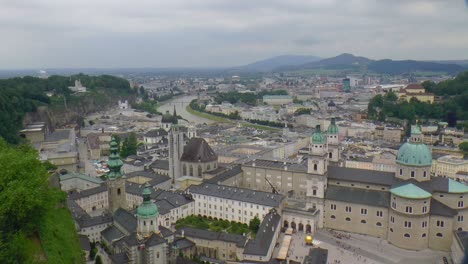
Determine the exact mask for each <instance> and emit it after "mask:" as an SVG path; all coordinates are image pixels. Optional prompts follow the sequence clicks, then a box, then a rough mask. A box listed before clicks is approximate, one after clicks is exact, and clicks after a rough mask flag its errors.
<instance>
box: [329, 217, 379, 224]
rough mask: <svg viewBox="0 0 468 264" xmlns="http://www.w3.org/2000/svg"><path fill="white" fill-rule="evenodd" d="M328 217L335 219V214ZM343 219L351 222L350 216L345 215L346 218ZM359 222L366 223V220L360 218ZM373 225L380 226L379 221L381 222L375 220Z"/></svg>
mask: <svg viewBox="0 0 468 264" xmlns="http://www.w3.org/2000/svg"><path fill="white" fill-rule="evenodd" d="M330 218H331V219H336V216H335V215H331V216H330ZM345 221H347V222H351V218H350V217H346V218H345ZM361 224H367V221H366V220H361ZM375 225H376V226H382V223H381V222H377V223H376V224H375Z"/></svg>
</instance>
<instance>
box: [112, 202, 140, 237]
mask: <svg viewBox="0 0 468 264" xmlns="http://www.w3.org/2000/svg"><path fill="white" fill-rule="evenodd" d="M114 221H115V222H117V223H118V224H119V225H120V226H121V227H122V228H124V229H125V230H126V231H127V232H128V233H131V232H134V231H135V230H136V229H137V219H136V217H135V216H134V215H133V214H132V213H130V212H129V211H127V210H125V209H122V208H119V209H117V210H116V211H115V213H114Z"/></svg>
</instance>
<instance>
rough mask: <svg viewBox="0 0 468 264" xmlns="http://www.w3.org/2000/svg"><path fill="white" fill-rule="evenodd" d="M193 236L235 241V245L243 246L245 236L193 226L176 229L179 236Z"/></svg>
mask: <svg viewBox="0 0 468 264" xmlns="http://www.w3.org/2000/svg"><path fill="white" fill-rule="evenodd" d="M182 232H183V233H184V236H183V237H194V238H199V239H204V240H219V241H224V242H229V243H235V244H236V246H237V247H244V245H245V241H246V240H247V238H246V237H245V236H242V235H236V234H228V233H223V232H214V231H210V230H204V229H198V228H193V227H183V228H180V229H178V230H177V231H176V234H177V235H178V236H179V237H182Z"/></svg>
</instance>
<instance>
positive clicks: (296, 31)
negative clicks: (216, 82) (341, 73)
mask: <svg viewBox="0 0 468 264" xmlns="http://www.w3.org/2000/svg"><path fill="white" fill-rule="evenodd" d="M464 2H465V1H462V0H453V1H452V0H451V1H446V0H424V1H423V0H393V1H375V0H350V1H341V0H288V1H284V0H255V1H251V0H238V1H228V0H171V1H165V0H156V1H155V0H138V1H127V0H100V1H97V0H71V1H68V0H67V1H54V0H31V1H25V0H22V1H21V0H20V1H16V0H0V7H1V8H0V35H1V36H2V41H1V42H0V68H46V67H142V66H154V67H170V66H231V65H239V64H244V63H249V62H252V61H255V60H257V59H261V58H265V57H268V56H277V55H282V54H309V55H317V56H321V57H326V56H334V55H337V54H339V53H343V52H351V53H355V54H356V55H361V56H369V57H371V58H394V59H406V58H412V59H458V58H460V59H466V56H467V55H466V54H468V28H467V26H466V25H468V12H467V9H466V8H465V6H466V5H465V3H464Z"/></svg>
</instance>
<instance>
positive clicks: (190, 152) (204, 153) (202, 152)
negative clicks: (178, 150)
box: [180, 138, 218, 162]
mask: <svg viewBox="0 0 468 264" xmlns="http://www.w3.org/2000/svg"><path fill="white" fill-rule="evenodd" d="M180 160H181V161H186V162H211V161H217V160H218V155H216V153H215V152H214V151H213V149H212V148H211V147H210V145H208V143H207V142H206V141H205V140H204V139H203V138H191V139H190V141H189V142H188V143H187V145H186V146H185V147H184V153H183V154H182V157H181V158H180Z"/></svg>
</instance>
